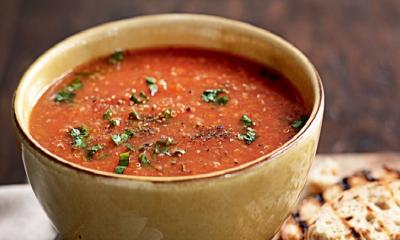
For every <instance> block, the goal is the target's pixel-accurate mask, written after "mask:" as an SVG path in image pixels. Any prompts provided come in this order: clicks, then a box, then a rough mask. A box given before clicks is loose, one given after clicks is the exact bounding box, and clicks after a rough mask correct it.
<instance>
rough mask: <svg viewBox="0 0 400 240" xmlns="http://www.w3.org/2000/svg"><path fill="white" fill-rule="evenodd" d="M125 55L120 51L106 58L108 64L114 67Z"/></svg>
mask: <svg viewBox="0 0 400 240" xmlns="http://www.w3.org/2000/svg"><path fill="white" fill-rule="evenodd" d="M124 57H125V54H124V52H122V51H117V52H115V53H113V54H111V56H110V57H109V58H108V63H109V64H112V65H115V64H117V63H119V62H121V61H122V60H124Z"/></svg>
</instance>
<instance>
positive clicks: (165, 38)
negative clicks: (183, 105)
mask: <svg viewBox="0 0 400 240" xmlns="http://www.w3.org/2000/svg"><path fill="white" fill-rule="evenodd" d="M160 46H192V47H202V48H209V49H217V50H222V51H226V52H231V53H234V54H238V55H241V56H244V57H246V58H249V59H253V60H255V61H258V62H261V63H263V64H265V65H268V66H270V67H272V68H273V69H276V70H278V71H279V72H281V73H282V74H283V75H285V76H286V77H287V78H288V79H290V80H291V81H292V82H293V85H294V86H295V87H296V88H298V89H299V91H300V93H301V95H302V96H303V98H304V100H305V102H306V107H307V109H308V111H309V112H310V118H309V120H308V121H307V123H306V125H305V127H304V128H303V129H302V130H301V131H300V132H299V133H298V134H297V135H296V136H295V137H293V139H291V140H290V141H288V142H287V143H286V144H284V145H283V146H282V147H280V148H279V149H277V150H275V151H273V152H272V153H270V154H268V155H265V156H263V157H261V158H259V159H255V160H254V161H252V162H249V163H246V164H243V165H240V166H238V167H235V168H232V169H228V170H224V171H217V172H212V173H208V174H201V175H195V176H182V177H137V176H120V175H115V174H112V173H105V172H100V171H96V170H92V169H87V168H84V167H81V166H78V165H76V164H73V163H70V162H67V161H65V160H64V159H61V158H59V157H57V156H55V155H53V154H52V153H50V152H49V151H47V150H46V149H44V148H43V147H41V146H40V145H39V144H38V143H37V142H36V141H35V140H34V139H33V138H32V136H31V134H30V133H29V130H28V125H29V115H30V113H31V111H32V107H33V106H34V105H35V103H36V101H37V100H38V98H39V97H40V96H41V94H42V93H43V92H44V91H45V90H46V89H47V88H48V87H49V86H50V85H51V84H52V83H53V82H55V81H56V80H57V79H59V78H60V76H63V75H64V74H66V73H67V72H69V71H70V70H71V69H73V68H74V67H76V66H77V65H80V64H82V63H84V62H87V61H88V60H91V59H93V58H96V57H99V56H104V55H107V54H110V53H112V52H114V51H115V50H119V49H138V48H149V47H160ZM323 108H324V97H323V89H322V85H321V82H320V79H319V77H318V74H317V72H316V71H315V69H314V67H313V65H312V64H311V63H310V62H309V61H308V60H307V58H306V57H305V56H304V55H303V54H302V53H301V52H300V51H299V50H297V49H296V48H295V47H293V46H292V45H290V44H289V43H287V42H286V41H285V40H283V39H281V38H279V37H277V36H275V35H273V34H271V33H270V32H268V31H265V30H263V29H260V28H257V27H254V26H251V25H248V24H245V23H241V22H237V21H232V20H227V19H223V18H220V17H212V16H202V15H191V14H166V15H154V16H144V17H137V18H133V19H127V20H122V21H117V22H112V23H107V24H104V25H101V26H98V27H95V28H92V29H89V30H86V31H83V32H81V33H78V34H76V35H74V36H72V37H70V38H67V39H66V40H64V41H62V42H61V43H59V44H57V45H56V46H54V47H53V48H51V49H50V50H48V51H47V52H45V53H44V54H43V55H42V56H41V57H40V58H39V59H37V60H36V61H35V62H34V63H33V64H32V66H31V67H30V68H29V69H28V70H27V71H26V73H25V75H24V76H23V77H22V79H21V82H20V84H19V86H18V89H17V91H16V93H15V98H14V120H15V121H14V122H15V128H16V132H17V136H18V139H19V142H20V144H21V149H22V157H23V161H24V164H25V170H26V173H27V175H28V178H29V182H30V184H31V185H32V188H33V191H34V192H35V194H36V196H37V198H38V200H39V201H40V203H41V205H42V206H43V209H44V210H45V211H46V213H47V215H48V216H49V218H50V219H51V221H52V223H53V224H54V226H55V228H56V229H57V230H58V231H59V232H60V234H61V235H62V237H63V239H93V240H102V239H132V240H133V239H140V240H160V239H164V240H246V239H249V240H265V239H270V238H272V236H273V235H274V234H275V233H276V232H277V231H278V228H279V226H280V225H281V223H282V221H283V220H284V219H285V218H286V217H287V215H288V214H289V212H290V210H291V209H292V208H293V207H294V205H295V203H296V201H297V199H298V197H299V194H300V192H301V190H302V189H303V186H304V184H305V181H306V178H307V174H308V171H309V169H310V166H311V163H312V161H313V159H314V157H315V152H316V148H317V143H318V139H319V133H320V128H321V123H322V115H323Z"/></svg>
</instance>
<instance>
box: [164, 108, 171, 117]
mask: <svg viewBox="0 0 400 240" xmlns="http://www.w3.org/2000/svg"><path fill="white" fill-rule="evenodd" d="M162 114H163V116H164V118H165V119H170V118H172V109H171V108H168V109H165V110H164V111H163V112H162Z"/></svg>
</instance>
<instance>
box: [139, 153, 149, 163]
mask: <svg viewBox="0 0 400 240" xmlns="http://www.w3.org/2000/svg"><path fill="white" fill-rule="evenodd" d="M139 162H140V164H141V165H149V164H150V160H149V159H148V158H147V156H146V154H145V153H141V154H139Z"/></svg>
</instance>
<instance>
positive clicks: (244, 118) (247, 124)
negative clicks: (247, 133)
mask: <svg viewBox="0 0 400 240" xmlns="http://www.w3.org/2000/svg"><path fill="white" fill-rule="evenodd" d="M240 122H241V123H242V124H243V125H244V126H245V127H251V126H253V125H254V123H253V120H251V119H250V118H249V116H247V115H246V114H245V115H243V116H242V118H241V119H240Z"/></svg>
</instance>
